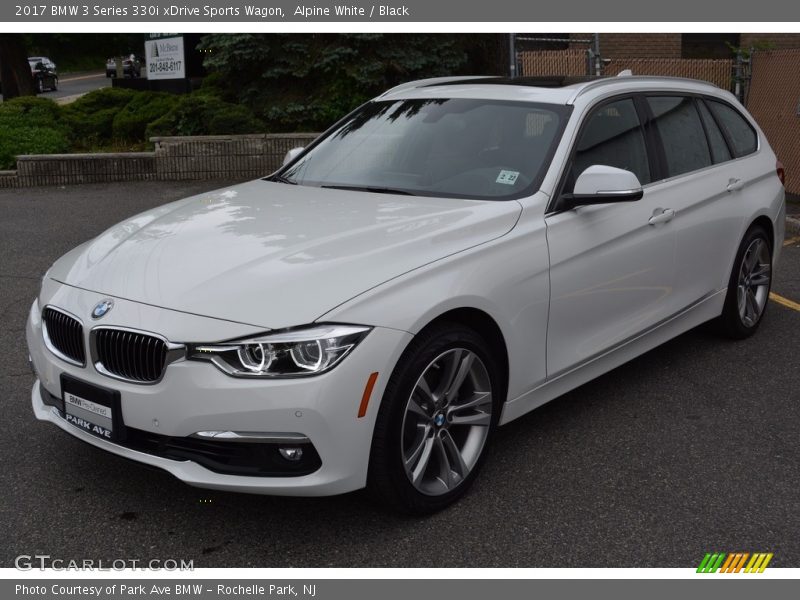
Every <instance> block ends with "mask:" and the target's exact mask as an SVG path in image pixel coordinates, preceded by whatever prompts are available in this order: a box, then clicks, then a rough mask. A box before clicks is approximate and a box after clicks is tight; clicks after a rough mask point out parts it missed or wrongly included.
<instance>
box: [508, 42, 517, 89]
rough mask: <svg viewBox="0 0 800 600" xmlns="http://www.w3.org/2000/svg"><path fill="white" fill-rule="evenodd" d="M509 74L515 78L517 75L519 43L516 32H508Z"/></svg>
mask: <svg viewBox="0 0 800 600" xmlns="http://www.w3.org/2000/svg"><path fill="white" fill-rule="evenodd" d="M508 63H509V65H508V76H509V77H510V78H511V79H514V78H515V77H516V76H517V43H516V34H515V33H509V34H508Z"/></svg>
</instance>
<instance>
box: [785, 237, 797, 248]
mask: <svg viewBox="0 0 800 600" xmlns="http://www.w3.org/2000/svg"><path fill="white" fill-rule="evenodd" d="M792 244H800V235H798V236H795V237H793V238H789V239H788V240H784V241H783V245H784V246H791V245H792Z"/></svg>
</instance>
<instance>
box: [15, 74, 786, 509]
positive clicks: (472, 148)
mask: <svg viewBox="0 0 800 600" xmlns="http://www.w3.org/2000/svg"><path fill="white" fill-rule="evenodd" d="M782 179H783V168H782V166H781V165H780V163H779V162H778V161H777V159H776V157H775V155H774V153H773V152H772V150H771V149H770V147H769V145H768V144H767V141H766V139H765V137H764V135H763V133H762V132H761V131H760V129H759V127H758V125H757V124H756V123H755V121H754V120H753V119H752V118H751V117H750V116H749V115H748V113H747V112H746V111H745V110H744V108H743V107H742V106H741V105H740V104H739V103H738V102H737V101H736V99H735V98H734V97H733V96H732V95H731V94H729V93H728V92H725V91H722V90H720V89H718V88H716V87H714V86H712V85H710V84H706V83H702V82H699V81H691V80H681V79H669V78H647V77H633V76H627V77H615V78H608V79H598V80H593V81H589V82H582V83H576V84H570V85H566V86H555V87H546V86H542V85H536V82H534V81H528V80H524V79H515V80H506V79H495V78H471V79H464V78H445V79H436V80H423V81H417V82H413V83H409V84H404V85H401V86H399V87H396V88H394V89H392V90H389V91H388V92H386V93H384V94H383V95H382V96H380V97H378V98H376V99H375V100H373V101H371V102H368V103H367V104H365V105H363V106H361V107H360V108H358V109H357V110H355V111H354V112H353V113H351V114H349V115H347V116H346V117H345V118H343V119H342V120H341V121H340V122H338V123H337V124H335V125H334V126H333V127H332V128H331V129H330V130H328V131H327V132H326V133H324V134H323V135H322V136H320V137H319V138H318V139H317V140H316V141H315V142H314V143H313V144H311V145H310V146H309V147H308V148H305V149H295V150H292V151H290V152H289V154H288V155H287V159H286V162H285V164H284V166H283V167H282V168H281V169H279V170H278V171H277V172H276V173H275V174H273V175H271V176H270V177H267V178H266V179H259V180H256V181H251V182H248V183H244V184H241V185H235V186H233V187H229V188H226V189H222V190H219V191H216V192H211V193H205V194H200V195H198V196H195V197H191V198H187V199H185V200H181V201H178V202H173V203H171V204H167V205H165V206H161V207H159V208H156V209H154V210H151V211H148V212H145V213H142V214H140V215H137V216H134V217H132V218H130V219H129V220H127V221H125V222H123V223H120V224H119V225H117V226H115V227H112V228H111V229H109V230H108V231H106V232H104V233H102V234H101V235H99V236H98V237H96V238H95V239H93V240H90V241H88V242H86V243H85V244H83V245H81V246H78V247H77V248H75V249H74V250H72V251H71V252H69V253H68V254H66V255H65V256H63V257H62V258H61V259H59V260H58V261H57V262H56V263H55V264H54V265H53V266H52V267H51V268H50V269H49V271H48V272H47V273H46V274H45V276H44V280H43V283H42V289H41V292H40V293H39V296H38V298H37V299H36V300H35V301H34V302H33V306H32V307H31V311H30V316H29V321H28V324H27V341H28V347H29V352H30V358H31V363H32V367H33V369H34V371H35V372H36V374H37V381H36V383H35V384H34V387H33V391H32V403H33V410H34V412H35V414H36V417H37V418H39V419H41V420H44V421H50V422H51V423H54V424H55V425H57V426H58V427H60V428H61V429H63V430H65V431H67V432H68V433H70V434H72V435H73V436H75V437H77V438H80V439H81V440H83V441H85V442H88V443H90V444H92V445H94V446H97V447H98V448H102V449H104V450H107V451H109V452H112V453H114V454H117V455H119V456H123V457H126V458H129V459H132V460H135V461H139V462H141V463H146V464H148V465H152V466H156V467H160V468H162V469H165V470H166V471H168V472H170V473H172V474H173V475H175V476H176V477H177V478H179V479H181V480H182V481H184V482H186V483H188V484H191V485H195V486H200V487H206V488H214V489H220V490H232V491H241V492H252V493H260V494H283V495H330V494H339V493H343V492H349V491H352V490H357V489H360V488H364V487H367V488H369V489H370V490H371V491H373V492H374V493H375V494H376V496H377V497H378V498H379V499H381V500H382V501H383V502H385V503H386V504H388V505H390V506H391V507H394V508H395V509H398V510H402V511H405V512H410V513H425V512H431V511H434V510H438V509H441V508H443V507H445V506H446V505H448V504H450V503H451V502H453V501H455V500H456V499H458V498H459V497H460V496H462V495H463V494H464V492H465V491H466V490H467V489H468V487H469V485H470V484H471V483H472V481H473V480H474V478H475V476H476V475H477V473H478V470H479V468H480V466H481V463H482V461H483V459H484V457H485V455H486V452H487V448H488V447H489V444H490V442H491V441H492V436H493V434H494V432H495V430H496V427H497V426H498V425H502V424H504V423H508V422H509V421H511V420H513V419H515V418H517V417H519V416H521V415H523V414H525V413H527V412H529V411H531V410H533V409H535V408H536V407H538V406H540V405H542V404H543V403H545V402H547V401H549V400H551V399H553V398H555V397H557V396H559V395H561V394H564V393H565V392H567V391H568V390H571V389H573V388H575V387H577V386H579V385H581V384H583V383H584V382H587V381H589V380H590V379H592V378H594V377H597V376H598V375H600V374H602V373H604V372H607V371H609V370H610V369H613V368H614V367H616V366H618V365H620V364H622V363H624V362H626V361H628V360H630V359H632V358H634V357H636V356H638V355H640V354H642V353H644V352H646V351H647V350H650V349H651V348H654V347H655V346H657V345H659V344H661V343H663V342H665V341H667V340H669V339H670V338H673V337H675V336H677V335H678V334H680V333H682V332H685V331H687V330H689V329H691V328H693V327H695V326H697V325H700V324H701V323H703V322H706V321H711V320H716V321H717V325H718V328H719V330H720V331H722V332H723V333H726V334H727V335H729V336H733V337H735V338H744V337H746V336H749V335H751V334H752V333H754V332H755V330H756V329H757V328H758V325H759V322H760V321H761V319H762V318H763V316H764V311H765V309H766V306H767V301H768V296H769V291H770V282H771V275H772V270H773V268H774V265H775V261H776V259H777V258H778V253H779V251H780V248H781V240H782V239H783V235H784V229H783V227H784V226H783V222H784V213H785V204H784V189H783V184H782Z"/></svg>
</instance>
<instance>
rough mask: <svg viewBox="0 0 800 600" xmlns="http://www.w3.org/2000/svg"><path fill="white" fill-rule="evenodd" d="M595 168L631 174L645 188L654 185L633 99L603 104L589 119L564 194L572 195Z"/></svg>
mask: <svg viewBox="0 0 800 600" xmlns="http://www.w3.org/2000/svg"><path fill="white" fill-rule="evenodd" d="M592 165H606V166H609V167H617V168H618V169H625V170H626V171H631V172H632V173H634V174H635V175H636V177H638V178H639V181H640V182H641V183H642V185H644V184H646V183H650V181H652V178H651V176H650V166H649V163H648V160H647V148H646V145H645V140H644V130H643V128H642V124H641V121H640V120H639V115H638V114H637V112H636V105H635V104H634V102H633V100H632V99H631V98H626V99H624V100H617V101H615V102H610V103H608V104H604V105H603V106H601V107H599V108H597V109H595V110H594V112H592V113H591V114H590V115H589V117H587V120H586V124H585V126H584V128H583V130H582V131H581V133H580V137H579V138H578V143H577V145H576V147H575V153H574V156H573V158H572V164H571V166H570V170H569V172H568V175H567V180H566V184H565V186H564V190H563V191H564V193H571V192H572V190H573V189H574V187H575V180H576V179H577V178H578V175H580V174H581V173H583V171H585V170H586V168H587V167H590V166H592Z"/></svg>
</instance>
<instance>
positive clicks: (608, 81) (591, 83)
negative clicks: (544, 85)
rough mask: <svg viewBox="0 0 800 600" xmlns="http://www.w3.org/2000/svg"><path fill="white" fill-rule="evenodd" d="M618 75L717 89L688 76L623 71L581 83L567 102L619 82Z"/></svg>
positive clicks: (625, 78) (627, 79)
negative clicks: (636, 73) (703, 85)
mask: <svg viewBox="0 0 800 600" xmlns="http://www.w3.org/2000/svg"><path fill="white" fill-rule="evenodd" d="M619 76H622V77H621V79H623V80H624V81H626V82H627V81H642V80H645V81H685V82H688V83H702V84H705V85H708V86H710V87H713V88H717V89H719V87H718V86H717V85H714V84H713V83H711V82H710V81H703V80H702V79H691V78H689V77H667V76H664V75H629V74H627V73H625V71H623V72H622V73H620V74H619V75H618V76H615V77H603V78H601V79H594V80H592V81H589V82H587V83H586V84H584V85H582V86H581V87H580V88H578V89H577V90H575V93H574V94H572V96H570V99H569V100H568V101H567V104H572V103H574V102H575V100H577V99H578V98H579V97H580V96H581V95H582V94H583V93H584V92H587V91H589V90H592V89H594V88H597V87H602V86H604V85H608V84H611V83H621V81H620V79H618V77H619Z"/></svg>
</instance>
